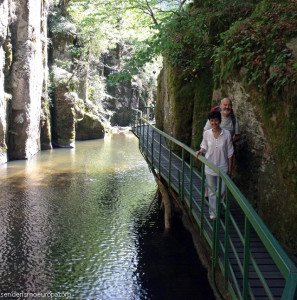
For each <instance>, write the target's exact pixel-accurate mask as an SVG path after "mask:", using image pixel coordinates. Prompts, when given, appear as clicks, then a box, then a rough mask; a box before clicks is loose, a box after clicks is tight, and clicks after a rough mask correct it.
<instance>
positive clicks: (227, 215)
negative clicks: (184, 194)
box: [224, 188, 230, 289]
mask: <svg viewBox="0 0 297 300" xmlns="http://www.w3.org/2000/svg"><path fill="white" fill-rule="evenodd" d="M229 218H230V191H229V189H228V188H226V208H225V241H224V249H225V252H224V286H225V289H227V287H228V274H229V258H228V251H229Z"/></svg>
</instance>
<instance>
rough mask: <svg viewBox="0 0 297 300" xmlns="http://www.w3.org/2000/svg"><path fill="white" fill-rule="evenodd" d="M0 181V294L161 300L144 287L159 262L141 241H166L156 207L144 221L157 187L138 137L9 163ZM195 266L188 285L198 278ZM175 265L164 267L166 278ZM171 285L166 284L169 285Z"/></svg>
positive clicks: (2, 169)
mask: <svg viewBox="0 0 297 300" xmlns="http://www.w3.org/2000/svg"><path fill="white" fill-rule="evenodd" d="M0 180H1V181H0V189H1V194H0V291H1V292H11V291H18V292H22V291H23V292H32V293H34V292H35V293H40V292H49V291H52V292H60V293H62V292H69V293H71V295H72V297H71V298H74V299H158V298H157V296H156V295H157V294H158V293H160V291H159V292H156V291H154V290H153V285H150V283H149V282H153V280H148V278H149V276H151V275H150V274H149V272H150V270H149V268H148V266H149V265H151V264H152V259H154V257H150V256H151V255H153V256H154V255H155V254H149V255H146V254H145V253H146V252H145V251H144V252H143V249H145V245H146V243H149V242H148V239H147V237H149V239H150V240H154V239H155V238H156V236H158V238H157V241H158V242H157V243H158V244H160V241H161V240H163V241H164V240H165V239H162V238H161V237H160V234H161V235H162V232H163V228H162V226H163V225H156V224H157V223H156V222H157V221H158V220H160V218H159V217H158V216H157V215H156V214H158V209H157V207H156V206H153V208H152V210H151V211H150V213H148V212H147V209H148V206H149V204H150V202H151V199H152V196H153V194H154V192H155V189H156V184H155V182H154V179H153V177H152V174H151V173H150V172H149V171H148V167H147V165H146V163H145V162H144V160H143V158H142V157H141V155H140V153H139V150H138V144H137V140H136V138H135V137H134V136H132V135H113V136H110V137H108V138H106V139H104V140H94V141H86V142H79V143H77V145H76V148H75V149H55V150H50V151H45V152H41V153H39V154H38V155H36V156H35V157H34V158H33V159H31V160H29V161H14V162H10V163H8V164H7V165H4V166H0ZM156 228H158V229H156ZM155 230H159V231H160V234H157V235H154V234H153V233H154V231H155ZM183 234H184V233H183ZM183 234H182V236H183ZM190 240H191V239H190V238H189V237H188V241H190ZM185 241H186V239H185V238H183V240H182V243H185ZM188 243H191V242H188ZM190 247H192V245H190ZM167 250H168V249H167ZM169 253H170V252H169ZM182 256H183V255H181V257H180V258H179V259H181V258H182ZM195 257H196V254H195V253H194V258H195ZM195 259H196V260H195V263H194V265H195V270H196V274H195V275H193V276H192V275H191V276H192V277H193V278H196V277H197V276H199V272H200V271H199V270H200V269H201V266H200V265H199V262H198V260H197V257H196V258H195ZM165 261H166V260H165ZM172 263H173V262H172V261H169V262H168V259H167V267H168V268H169V269H167V273H170V272H171V271H170V267H171V264H172ZM164 264H165V265H166V262H164ZM161 265H162V264H161ZM190 265H193V261H192V262H191V263H190ZM156 268H158V266H156ZM163 268H164V266H163V265H162V270H163ZM199 268H200V269H199ZM160 270H161V269H160ZM186 272H187V271H186ZM185 274H186V273H185ZM191 274H192V273H191ZM167 276H168V277H167V279H166V278H165V280H166V281H170V282H172V280H173V279H174V277H175V275H174V276H170V274H167ZM197 288H199V287H195V288H193V287H192V290H193V291H194V293H196V292H195V289H197ZM182 289H183V287H182V286H181V287H180V290H181V291H182ZM163 293H165V294H166V293H167V294H168V295H169V292H168V291H167V292H166V289H165V290H163ZM153 295H155V296H154V297H153ZM196 295H197V294H196ZM160 299H166V298H164V297H163V298H160ZM168 299H170V298H168ZM171 299H172V298H171ZM188 299H189V298H188ZM193 299H195V298H193ZM198 299H199V298H198ZM209 299H210V298H209Z"/></svg>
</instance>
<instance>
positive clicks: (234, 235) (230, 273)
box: [132, 109, 297, 300]
mask: <svg viewBox="0 0 297 300" xmlns="http://www.w3.org/2000/svg"><path fill="white" fill-rule="evenodd" d="M133 111H134V112H135V115H136V117H135V119H134V124H133V126H132V127H133V129H132V130H133V131H134V133H135V134H136V135H137V136H138V138H139V145H140V149H141V151H142V152H143V153H144V155H145V157H146V158H147V159H148V160H149V162H150V163H151V165H152V166H153V167H154V168H155V169H156V170H157V171H158V172H159V174H160V175H161V176H162V177H163V178H164V179H165V180H166V181H167V183H168V186H169V187H171V188H173V189H174V190H175V191H176V192H177V194H178V195H179V197H180V199H181V200H182V201H184V203H186V205H187V207H188V210H189V213H190V214H192V215H193V217H194V218H195V220H196V222H197V224H198V226H199V227H200V234H201V235H202V236H203V237H204V238H205V239H206V241H207V242H208V244H209V246H210V248H211V249H212V279H213V281H214V283H215V270H216V267H217V266H219V268H220V270H221V273H222V274H223V276H224V285H225V288H226V289H228V290H229V291H230V294H231V295H232V297H233V298H234V299H256V297H257V296H256V295H255V293H254V290H253V286H252V281H251V279H250V273H251V272H253V276H254V277H253V278H255V277H256V281H257V284H260V286H261V289H262V290H263V291H264V292H265V298H266V299H275V298H279V299H283V300H289V299H292V300H293V299H294V295H295V291H296V286H297V268H296V266H295V265H294V264H293V262H292V261H291V260H290V259H289V257H288V255H287V254H286V253H285V251H284V250H283V248H282V247H281V246H280V244H279V243H278V241H277V240H276V239H275V238H274V236H273V235H272V234H271V232H270V231H269V230H268V228H267V227H266V225H265V224H264V223H263V221H262V219H261V218H260V217H259V216H258V214H257V213H256V212H255V211H254V209H253V208H252V206H251V205H250V203H249V202H248V201H247V199H246V198H245V196H244V195H243V194H242V193H241V192H240V190H239V189H238V188H237V187H236V185H235V184H234V182H233V181H232V180H231V179H230V177H229V176H228V175H227V174H226V173H224V172H222V171H221V170H220V169H218V168H217V167H216V166H215V165H213V164H212V163H210V162H209V161H208V160H207V159H205V158H204V157H203V156H199V157H198V160H199V161H200V162H201V171H200V172H199V171H198V170H197V169H196V168H195V167H194V161H195V159H196V158H195V154H196V152H195V151H194V150H193V149H191V148H190V147H188V146H187V145H185V144H183V143H182V142H180V141H178V140H176V139H174V138H173V137H171V136H170V135H168V134H166V133H164V132H162V131H161V130H159V129H158V128H156V127H154V126H153V125H152V124H151V122H149V121H148V120H146V119H145V118H144V117H143V113H142V111H140V110H138V109H133ZM162 141H163V142H162ZM173 146H174V147H175V148H176V147H179V148H180V149H181V151H179V152H181V154H179V155H177V154H176V153H175V152H173V150H172V148H173ZM165 153H167V155H165ZM173 161H175V162H176V161H179V162H180V170H178V171H177V175H176V169H175V165H174V163H173ZM162 163H163V164H165V165H166V166H167V169H166V170H164V168H163V169H162ZM205 165H207V166H208V167H210V168H211V169H212V170H214V171H215V172H216V173H217V174H218V176H219V188H218V191H217V193H216V196H217V209H216V211H217V216H220V213H221V211H222V210H223V211H224V212H225V213H224V217H223V218H221V217H217V218H216V219H215V221H214V222H211V221H209V219H208V217H207V215H208V214H207V213H206V211H207V210H205V208H206V207H207V206H209V203H208V201H207V199H206V198H205V196H204V190H205V171H204V170H205ZM186 170H187V171H186ZM195 177H198V178H199V180H200V187H199V186H198V185H197V184H194V182H193V178H195ZM185 182H187V183H188V186H186V185H185ZM223 182H224V183H225V186H226V188H225V191H226V193H225V197H223V196H222V183H223ZM194 195H196V197H197V195H198V197H199V198H200V203H198V202H197V201H196V200H195V199H194ZM234 205H235V206H236V208H237V210H236V212H237V213H238V211H239V213H240V214H241V216H242V218H239V220H238V218H236V214H237V213H234V212H233V211H232V210H231V209H230V207H231V206H234ZM242 220H243V221H244V222H242ZM251 237H252V238H251ZM254 237H257V238H258V239H259V241H260V242H261V245H260V246H261V247H263V248H264V249H266V251H267V258H265V259H268V260H269V261H272V262H273V266H272V271H269V270H268V275H271V274H274V273H276V274H279V275H280V277H281V279H280V280H281V285H282V287H280V288H279V293H280V295H279V297H276V296H275V291H273V287H271V285H270V284H269V281H270V277H269V276H267V271H265V270H263V268H262V269H261V264H262V261H263V259H264V258H258V257H257V249H258V248H257V247H259V245H258V244H256V245H254V243H255V242H254ZM257 245H258V246H257ZM273 268H275V270H274V269H273ZM270 273H271V274H270Z"/></svg>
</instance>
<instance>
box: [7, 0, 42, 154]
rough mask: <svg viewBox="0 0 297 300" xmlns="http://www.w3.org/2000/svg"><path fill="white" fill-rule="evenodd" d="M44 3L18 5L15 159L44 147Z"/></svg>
mask: <svg viewBox="0 0 297 300" xmlns="http://www.w3.org/2000/svg"><path fill="white" fill-rule="evenodd" d="M43 2H44V1H36V0H20V1H18V3H17V5H16V15H17V16H18V17H17V19H16V21H15V22H14V23H13V25H12V49H13V58H14V59H13V64H12V70H11V79H12V80H11V85H12V102H11V124H10V126H11V132H12V134H11V135H10V136H9V139H10V141H9V146H10V147H9V157H10V158H11V159H23V158H29V157H31V156H32V155H34V154H36V153H37V152H38V151H39V150H40V114H41V95H42V84H43V74H44V72H43V69H44V67H43V53H42V49H43V46H42V40H43V39H46V35H44V33H42V28H41V22H40V19H41V12H42V11H43V5H42V3H43ZM45 34H46V33H45Z"/></svg>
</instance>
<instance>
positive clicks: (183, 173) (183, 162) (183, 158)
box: [181, 148, 185, 200]
mask: <svg viewBox="0 0 297 300" xmlns="http://www.w3.org/2000/svg"><path fill="white" fill-rule="evenodd" d="M184 181H185V150H184V148H182V196H181V198H182V200H184V189H185V183H184Z"/></svg>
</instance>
